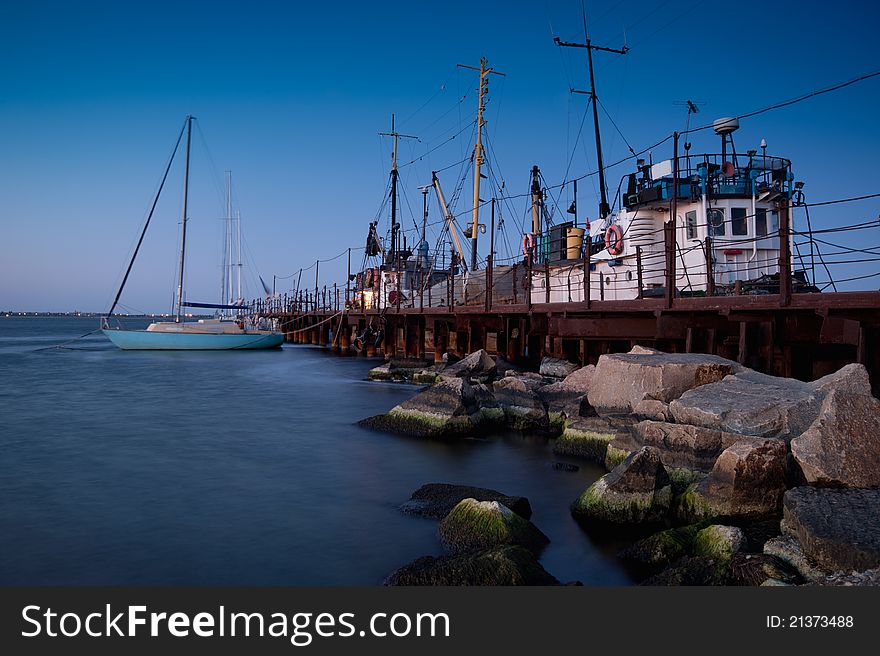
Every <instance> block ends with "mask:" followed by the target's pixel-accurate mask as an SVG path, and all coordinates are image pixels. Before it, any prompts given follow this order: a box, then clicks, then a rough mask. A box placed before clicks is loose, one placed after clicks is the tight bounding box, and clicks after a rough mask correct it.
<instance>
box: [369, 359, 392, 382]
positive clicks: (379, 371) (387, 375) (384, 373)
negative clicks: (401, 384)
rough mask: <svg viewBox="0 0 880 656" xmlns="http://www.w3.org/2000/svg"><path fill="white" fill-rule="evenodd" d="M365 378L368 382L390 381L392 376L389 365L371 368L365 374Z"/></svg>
mask: <svg viewBox="0 0 880 656" xmlns="http://www.w3.org/2000/svg"><path fill="white" fill-rule="evenodd" d="M367 378H369V379H370V380H392V379H393V378H394V376H393V375H392V373H391V365H390V364H388V363H385V364H380V365H379V366H378V367H373V368H372V369H370V370H369V371H368V372H367Z"/></svg>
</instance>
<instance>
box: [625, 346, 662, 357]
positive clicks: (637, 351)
mask: <svg viewBox="0 0 880 656" xmlns="http://www.w3.org/2000/svg"><path fill="white" fill-rule="evenodd" d="M629 352H630V353H632V354H634V355H663V351H658V350H657V349H655V348H651V347H650V346H641V345H639V344H636V345H635V346H633V347H632V348H631V349H630V351H629Z"/></svg>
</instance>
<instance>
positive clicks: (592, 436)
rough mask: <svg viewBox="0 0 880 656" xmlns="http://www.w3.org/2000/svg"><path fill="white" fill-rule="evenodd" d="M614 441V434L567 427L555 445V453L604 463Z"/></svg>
mask: <svg viewBox="0 0 880 656" xmlns="http://www.w3.org/2000/svg"><path fill="white" fill-rule="evenodd" d="M613 439H614V434H613V433H599V432H595V431H589V430H579V429H576V428H572V427H571V426H567V427H566V428H565V430H564V431H563V433H562V435H560V436H559V438H557V440H556V443H555V444H554V445H553V453H555V454H556V455H559V456H574V457H576V458H586V459H588V460H594V461H596V462H600V463H604V462H605V459H606V455H605V454H606V451H607V450H608V444H609V443H610V442H611V440H613ZM624 458H625V456H624ZM624 458H621V460H620V462H623V460H624ZM618 464H620V463H618Z"/></svg>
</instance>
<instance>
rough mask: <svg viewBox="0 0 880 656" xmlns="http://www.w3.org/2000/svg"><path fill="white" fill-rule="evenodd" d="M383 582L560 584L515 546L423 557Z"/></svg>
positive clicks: (389, 583)
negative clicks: (455, 554)
mask: <svg viewBox="0 0 880 656" xmlns="http://www.w3.org/2000/svg"><path fill="white" fill-rule="evenodd" d="M385 585H394V586H399V585H559V581H558V580H557V579H556V578H555V577H554V576H552V575H551V574H550V573H548V572H547V570H545V569H544V568H543V567H541V564H540V563H539V562H538V561H537V559H536V558H535V556H534V555H533V554H532V553H531V552H530V551H529V550H528V549H525V548H523V547H520V546H518V545H507V546H503V547H497V548H495V549H490V550H488V551H483V552H479V553H471V554H463V555H460V556H441V557H439V558H437V557H434V556H424V557H422V558H418V559H416V560H414V561H413V562H411V563H409V564H408V565H404V566H403V567H401V568H400V569H398V570H397V571H395V572H393V573H392V574H391V575H389V576H388V578H386V579H385Z"/></svg>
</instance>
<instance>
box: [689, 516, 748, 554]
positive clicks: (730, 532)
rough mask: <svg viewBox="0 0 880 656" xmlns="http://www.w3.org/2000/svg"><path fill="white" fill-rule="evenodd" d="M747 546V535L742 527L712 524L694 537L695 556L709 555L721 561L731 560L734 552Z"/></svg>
mask: <svg viewBox="0 0 880 656" xmlns="http://www.w3.org/2000/svg"><path fill="white" fill-rule="evenodd" d="M745 546H746V536H745V534H744V533H743V531H742V529H741V528H738V527H736V526H723V525H721V524H712V525H711V526H707V527H706V528H704V529H703V530H701V531H699V532H698V533H697V534H696V536H695V537H694V543H693V552H694V555H695V556H707V557H709V558H716V559H718V560H719V561H729V560H730V559H731V558H733V554H735V553H738V552H740V551H742V550H743V549H744V548H745Z"/></svg>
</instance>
